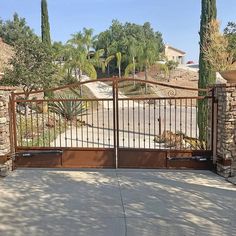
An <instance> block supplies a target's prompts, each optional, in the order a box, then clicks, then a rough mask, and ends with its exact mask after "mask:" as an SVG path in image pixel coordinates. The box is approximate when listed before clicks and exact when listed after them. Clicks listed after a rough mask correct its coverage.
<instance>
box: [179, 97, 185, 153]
mask: <svg viewBox="0 0 236 236" xmlns="http://www.w3.org/2000/svg"><path fill="white" fill-rule="evenodd" d="M179 116H180V117H179V127H180V133H181V134H182V133H183V131H182V98H180V108H179ZM184 135H186V134H184ZM182 146H183V145H182V144H181V146H180V149H182Z"/></svg>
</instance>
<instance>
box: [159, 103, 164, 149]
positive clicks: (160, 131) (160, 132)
mask: <svg viewBox="0 0 236 236" xmlns="http://www.w3.org/2000/svg"><path fill="white" fill-rule="evenodd" d="M158 106H159V109H158V110H159V114H158V117H159V118H158V120H159V127H158V129H159V137H160V138H163V137H162V136H161V134H162V130H161V99H158ZM160 148H161V143H160V142H159V149H160Z"/></svg>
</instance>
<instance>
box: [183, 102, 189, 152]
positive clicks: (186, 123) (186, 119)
mask: <svg viewBox="0 0 236 236" xmlns="http://www.w3.org/2000/svg"><path fill="white" fill-rule="evenodd" d="M184 123H185V134H186V135H187V136H188V129H187V125H188V99H187V98H185V122H184ZM185 148H186V145H185Z"/></svg>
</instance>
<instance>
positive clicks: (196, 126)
mask: <svg viewBox="0 0 236 236" xmlns="http://www.w3.org/2000/svg"><path fill="white" fill-rule="evenodd" d="M195 101H196V104H195V116H196V117H195V121H196V123H195V138H196V144H197V140H198V135H197V130H198V115H197V114H198V107H197V103H198V99H195Z"/></svg>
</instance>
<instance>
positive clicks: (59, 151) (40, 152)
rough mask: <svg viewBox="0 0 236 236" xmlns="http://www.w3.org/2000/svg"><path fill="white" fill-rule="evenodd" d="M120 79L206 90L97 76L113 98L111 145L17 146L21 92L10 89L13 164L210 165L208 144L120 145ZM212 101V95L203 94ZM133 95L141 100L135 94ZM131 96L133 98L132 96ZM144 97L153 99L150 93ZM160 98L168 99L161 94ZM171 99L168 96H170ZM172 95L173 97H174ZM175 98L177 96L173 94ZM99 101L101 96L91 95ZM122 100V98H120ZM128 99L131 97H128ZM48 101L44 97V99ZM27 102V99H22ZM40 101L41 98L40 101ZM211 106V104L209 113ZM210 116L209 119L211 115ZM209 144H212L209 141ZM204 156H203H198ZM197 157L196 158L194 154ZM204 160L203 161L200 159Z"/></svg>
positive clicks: (94, 165)
mask: <svg viewBox="0 0 236 236" xmlns="http://www.w3.org/2000/svg"><path fill="white" fill-rule="evenodd" d="M124 81H135V82H137V83H138V82H139V83H143V84H152V85H160V86H165V87H168V88H172V89H185V90H191V91H197V92H198V91H204V92H209V90H208V89H201V90H200V89H195V88H187V87H181V86H173V85H166V84H164V83H160V82H154V81H146V80H140V79H130V78H117V77H115V78H105V79H99V82H110V83H112V93H113V98H112V99H110V100H109V101H112V103H113V134H114V135H113V138H114V147H113V148H74V147H67V148H65V147H54V148H52V147H21V146H18V143H17V127H16V126H17V123H16V119H17V118H16V113H17V111H16V104H17V102H22V100H19V99H18V98H17V96H19V95H23V94H24V93H12V95H11V100H10V103H11V107H12V123H13V127H12V128H13V139H14V147H15V153H16V161H15V164H16V166H17V167H56V168H64V167H65V168H93V167H98V168H195V169H199V168H200V169H208V168H211V166H212V160H211V157H212V148H211V149H209V150H176V149H148V148H124V147H121V145H120V143H119V141H120V138H119V131H120V129H119V102H120V101H122V98H120V97H119V83H121V82H124ZM96 82H98V81H94V80H91V81H85V82H80V83H76V84H72V85H67V86H61V87H58V88H54V89H47V90H40V91H34V92H31V93H30V94H31V95H32V94H36V93H40V92H41V93H42V92H46V91H56V90H62V89H65V88H73V87H78V86H81V85H84V84H88V83H96ZM193 98H194V99H202V98H203V97H193ZM204 98H206V99H208V98H209V101H210V100H211V101H210V102H211V103H212V104H213V102H214V101H213V100H214V99H213V95H211V96H205V97H204ZM135 99H140V100H142V99H143V98H141V97H138V98H135ZM135 99H134V100H135ZM146 99H150V100H153V99H155V98H153V97H147V98H146ZM161 99H170V98H169V97H168V98H161ZM171 99H172V98H171ZM174 99H176V98H174ZM177 99H178V98H177ZM94 100H96V101H100V100H102V99H94ZM123 100H125V99H123ZM131 100H132V99H131ZM44 101H48V100H44ZM25 102H30V100H25ZM42 102H43V101H42ZM213 108H214V106H212V114H211V116H212V117H213V114H214V110H213ZM212 120H213V119H212ZM211 125H212V127H211V140H212V142H213V127H214V124H213V123H212V124H211ZM211 147H212V145H211ZM202 156H204V158H202ZM198 157H199V158H198ZM202 160H204V161H202Z"/></svg>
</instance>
